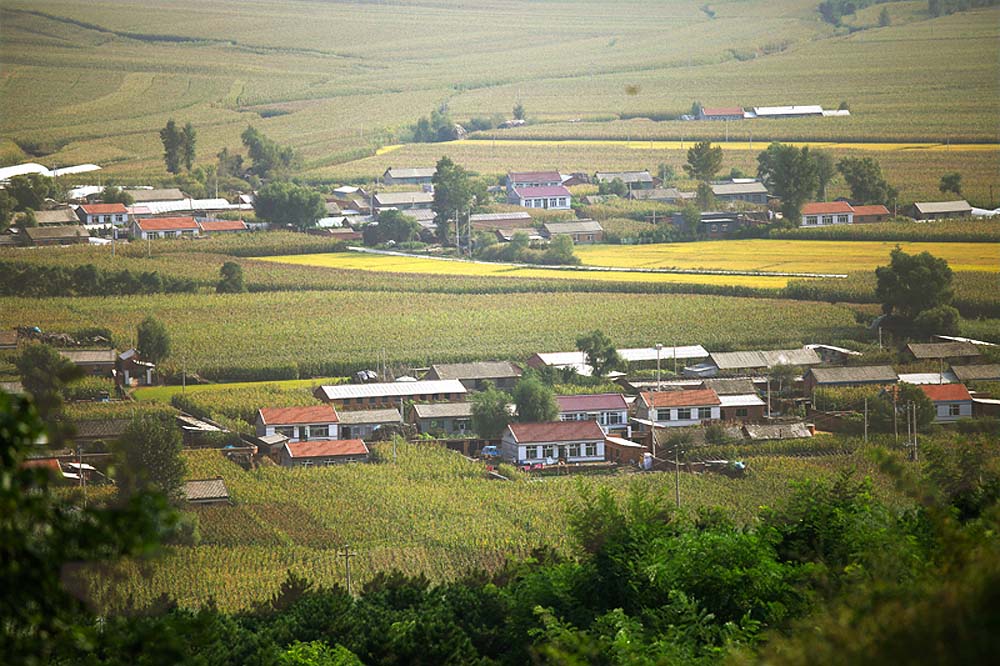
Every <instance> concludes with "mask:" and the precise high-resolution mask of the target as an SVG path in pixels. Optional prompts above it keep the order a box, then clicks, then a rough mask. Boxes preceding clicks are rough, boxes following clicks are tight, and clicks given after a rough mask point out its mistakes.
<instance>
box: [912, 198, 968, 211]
mask: <svg viewBox="0 0 1000 666" xmlns="http://www.w3.org/2000/svg"><path fill="white" fill-rule="evenodd" d="M913 206H914V208H916V209H917V210H918V211H920V212H921V213H966V212H968V211H970V210H972V206H970V205H969V202H968V201H966V200H965V199H960V200H958V201H920V202H917V203H915V204H913Z"/></svg>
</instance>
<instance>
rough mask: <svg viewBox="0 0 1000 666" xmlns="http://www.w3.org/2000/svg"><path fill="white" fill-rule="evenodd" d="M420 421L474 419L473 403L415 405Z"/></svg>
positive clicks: (414, 409)
mask: <svg viewBox="0 0 1000 666" xmlns="http://www.w3.org/2000/svg"><path fill="white" fill-rule="evenodd" d="M413 411H414V413H415V414H416V415H417V418H418V419H467V418H472V403H471V402H439V403H435V404H432V405H414V406H413Z"/></svg>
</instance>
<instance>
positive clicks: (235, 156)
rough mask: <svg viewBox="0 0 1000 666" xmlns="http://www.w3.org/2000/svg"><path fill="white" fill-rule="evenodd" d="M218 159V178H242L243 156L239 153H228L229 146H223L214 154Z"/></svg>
mask: <svg viewBox="0 0 1000 666" xmlns="http://www.w3.org/2000/svg"><path fill="white" fill-rule="evenodd" d="M216 157H217V158H218V160H219V164H218V167H217V168H216V173H217V174H218V176H219V177H220V178H242V177H243V156H242V155H240V154H239V153H230V152H229V148H223V149H222V150H220V151H219V154H218V155H217V156H216Z"/></svg>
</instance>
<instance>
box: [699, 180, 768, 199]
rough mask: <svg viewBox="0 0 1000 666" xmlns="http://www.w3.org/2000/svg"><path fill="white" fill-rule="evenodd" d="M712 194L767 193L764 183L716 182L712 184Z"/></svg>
mask: <svg viewBox="0 0 1000 666" xmlns="http://www.w3.org/2000/svg"><path fill="white" fill-rule="evenodd" d="M712 194H714V195H716V196H725V195H727V194H767V187H765V186H764V183H759V182H758V183H716V184H714V185H712Z"/></svg>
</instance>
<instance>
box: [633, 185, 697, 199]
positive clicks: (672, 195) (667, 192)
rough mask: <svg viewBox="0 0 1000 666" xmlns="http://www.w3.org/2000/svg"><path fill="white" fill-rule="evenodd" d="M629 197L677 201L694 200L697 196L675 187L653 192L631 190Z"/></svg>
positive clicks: (658, 189)
mask: <svg viewBox="0 0 1000 666" xmlns="http://www.w3.org/2000/svg"><path fill="white" fill-rule="evenodd" d="M629 196H631V197H632V198H633V199H643V200H647V201H677V200H679V199H694V198H695V197H696V196H698V195H697V193H695V192H681V191H680V190H678V189H677V188H676V187H661V188H657V189H653V190H632V192H631V193H630V195H629Z"/></svg>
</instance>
